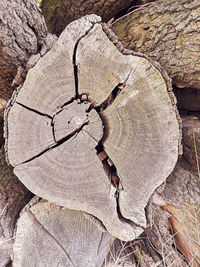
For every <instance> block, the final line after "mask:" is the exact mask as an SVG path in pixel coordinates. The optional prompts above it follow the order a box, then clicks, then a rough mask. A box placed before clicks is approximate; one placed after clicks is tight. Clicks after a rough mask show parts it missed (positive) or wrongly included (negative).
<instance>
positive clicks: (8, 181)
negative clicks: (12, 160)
mask: <svg viewBox="0 0 200 267" xmlns="http://www.w3.org/2000/svg"><path fill="white" fill-rule="evenodd" d="M0 170H1V171H0V266H4V265H6V263H9V261H10V260H11V259H10V256H11V254H12V249H13V237H14V228H15V224H16V220H17V218H18V215H19V212H20V211H21V209H22V208H23V207H24V206H25V205H26V203H27V202H28V201H29V200H30V198H31V197H32V194H31V193H30V192H29V191H28V190H27V188H25V186H24V185H23V184H22V183H21V182H20V181H19V180H18V179H17V177H16V176H15V175H14V174H13V168H12V167H11V166H7V163H6V161H5V156H4V151H3V148H2V147H1V148H0Z"/></svg>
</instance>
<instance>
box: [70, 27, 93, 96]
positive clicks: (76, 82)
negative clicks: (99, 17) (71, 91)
mask: <svg viewBox="0 0 200 267" xmlns="http://www.w3.org/2000/svg"><path fill="white" fill-rule="evenodd" d="M91 23H92V22H91ZM95 24H96V23H92V26H91V27H90V28H89V29H88V30H87V31H86V32H85V34H84V35H82V36H81V37H80V38H79V39H78V40H77V41H76V43H75V46H74V51H73V57H72V61H73V66H74V82H75V99H80V95H79V92H78V66H77V64H76V54H77V49H78V45H79V43H80V41H81V40H82V39H83V38H84V37H85V36H87V35H88V33H89V32H90V31H91V30H92V29H93V28H94V25H95Z"/></svg>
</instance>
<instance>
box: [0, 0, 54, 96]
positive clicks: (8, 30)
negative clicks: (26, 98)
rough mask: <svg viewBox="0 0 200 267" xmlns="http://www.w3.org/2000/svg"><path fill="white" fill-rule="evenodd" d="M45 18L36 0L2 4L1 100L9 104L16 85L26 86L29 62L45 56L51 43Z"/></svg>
mask: <svg viewBox="0 0 200 267" xmlns="http://www.w3.org/2000/svg"><path fill="white" fill-rule="evenodd" d="M51 40H52V36H51V35H49V33H48V31H47V27H46V24H45V21H44V18H43V16H42V14H41V11H40V9H39V8H38V7H37V4H36V1H34V0H28V1H26V0H22V1H21V0H12V1H6V0H2V1H1V3H0V55H1V56H0V68H1V72H0V98H1V97H2V98H4V99H6V100H8V99H9V98H10V96H11V94H12V92H13V87H12V81H13V79H14V78H15V76H16V75H17V74H18V75H17V77H16V78H17V80H18V81H17V80H16V83H17V84H18V83H20V82H22V81H21V80H20V79H21V78H24V70H25V69H26V68H27V61H28V60H29V58H30V57H31V56H33V55H36V54H38V53H42V54H44V53H45V52H46V51H45V48H44V47H45V45H46V43H47V42H48V43H49V42H51Z"/></svg>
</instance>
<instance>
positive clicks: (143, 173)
mask: <svg viewBox="0 0 200 267" xmlns="http://www.w3.org/2000/svg"><path fill="white" fill-rule="evenodd" d="M96 36H98V39H97V37H96ZM94 44H95V47H94ZM102 50H103V51H105V52H104V54H103V55H102V53H101V52H100V51H102ZM77 58H78V59H77V60H78V64H79V65H80V67H79V81H80V84H79V91H80V92H81V93H83V92H85V93H87V94H88V95H89V97H91V99H95V104H96V105H99V104H100V103H102V102H103V100H105V99H106V97H107V96H108V95H109V93H110V92H111V89H113V88H114V87H115V86H116V85H117V84H118V83H119V82H120V83H124V81H126V85H125V88H124V89H123V90H122V92H121V93H120V94H119V95H118V96H117V97H116V99H115V101H114V103H113V104H111V105H110V106H109V107H108V108H107V109H106V110H105V111H103V112H102V113H101V115H102V117H103V118H104V121H106V127H107V128H106V130H107V137H106V138H105V140H104V141H103V145H104V147H105V151H106V153H107V154H108V155H109V157H110V158H111V159H112V161H113V163H114V164H115V166H116V167H117V171H118V175H119V177H120V179H121V185H122V187H123V189H124V190H122V191H121V192H120V198H119V201H120V207H121V212H122V214H123V216H124V217H126V218H129V219H131V220H133V221H135V222H137V223H138V224H141V225H145V221H146V218H145V214H144V208H145V206H146V205H147V202H148V199H149V197H150V196H151V194H152V193H153V191H154V190H155V188H156V187H158V186H159V185H160V184H161V183H162V182H163V181H164V180H165V179H166V177H167V176H168V175H169V174H170V173H171V172H172V170H173V168H174V166H175V164H176V161H177V155H178V147H179V136H180V129H179V123H178V121H177V118H176V116H177V112H175V109H176V107H175V104H174V103H172V100H171V98H170V96H169V94H168V90H167V85H166V81H165V79H164V77H163V76H162V74H161V73H160V72H159V71H158V70H157V69H156V68H155V67H154V66H152V64H151V63H150V62H149V61H148V60H147V59H145V58H143V57H138V56H133V55H126V56H125V55H123V54H122V53H120V52H119V51H118V50H114V49H113V47H112V46H111V45H110V42H109V40H108V39H107V36H106V35H105V33H104V32H102V30H101V26H100V25H95V27H94V28H93V29H92V30H91V31H90V33H89V34H88V35H87V36H86V37H85V38H84V39H82V40H81V41H80V45H79V48H78V51H77ZM88 73H97V74H98V75H89V77H88ZM102 81H103V82H102ZM133 203H134V204H133Z"/></svg>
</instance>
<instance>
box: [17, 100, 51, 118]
mask: <svg viewBox="0 0 200 267" xmlns="http://www.w3.org/2000/svg"><path fill="white" fill-rule="evenodd" d="M15 103H17V104H18V105H20V106H22V107H23V108H25V109H28V110H30V111H32V112H35V113H36V114H38V115H40V116H43V117H47V118H49V119H50V120H52V119H53V117H51V116H50V115H48V114H45V113H42V112H40V111H38V110H36V109H34V108H30V107H28V106H26V105H24V104H22V103H20V102H18V101H15Z"/></svg>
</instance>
